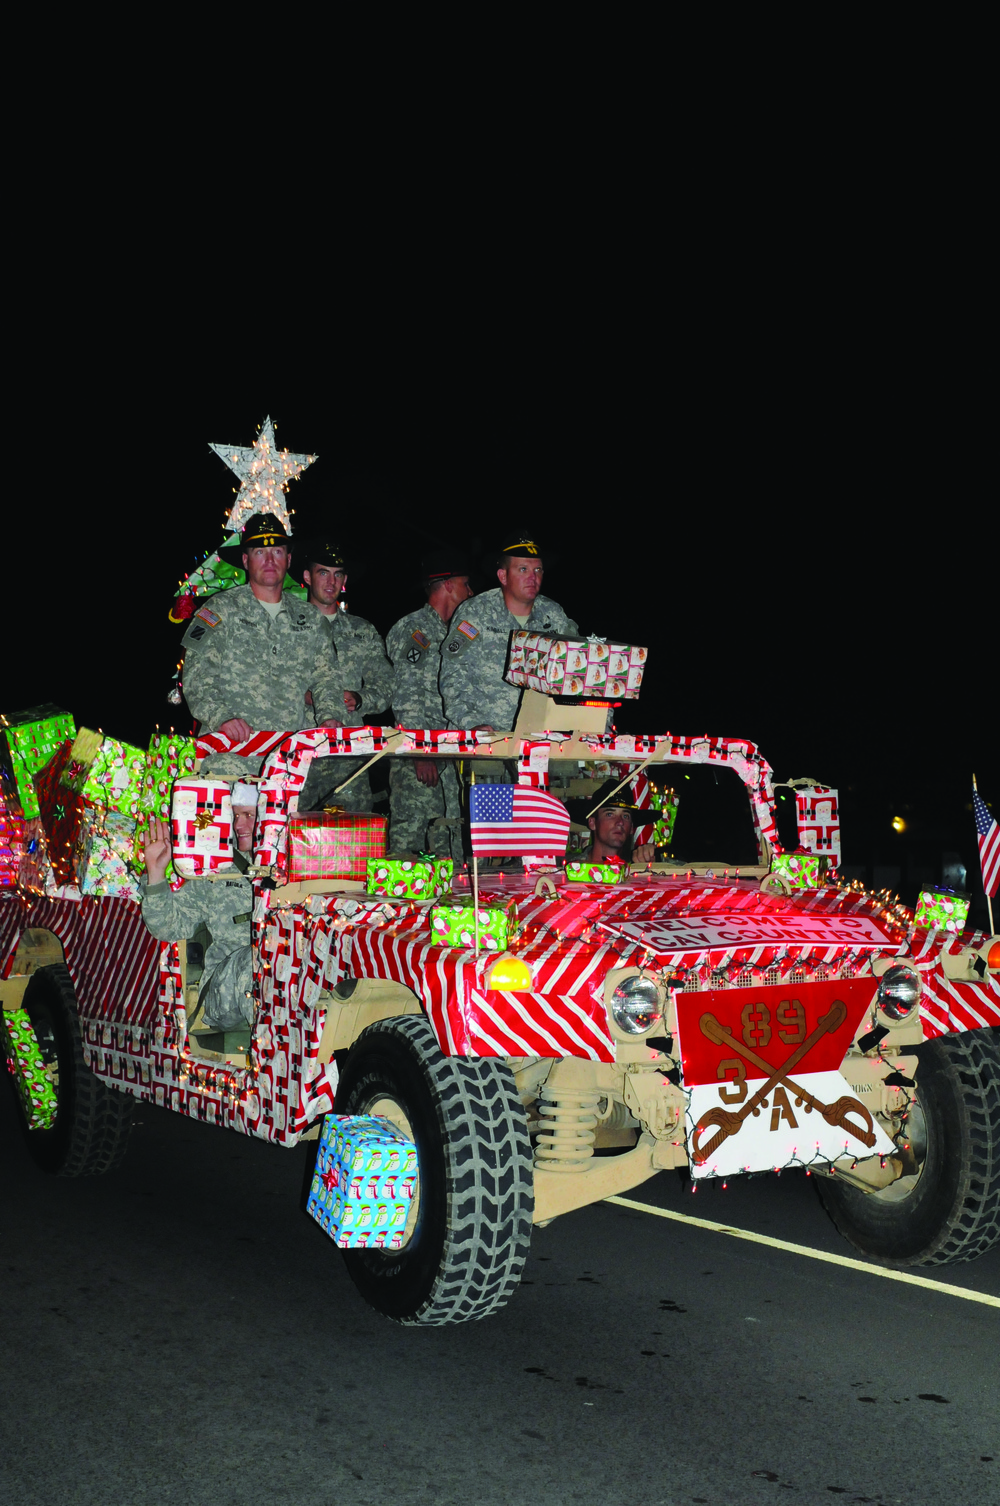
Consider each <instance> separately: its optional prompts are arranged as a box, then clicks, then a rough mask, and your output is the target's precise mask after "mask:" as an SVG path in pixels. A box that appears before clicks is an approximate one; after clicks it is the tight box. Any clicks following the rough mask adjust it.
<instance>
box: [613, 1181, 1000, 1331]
mask: <svg viewBox="0 0 1000 1506" xmlns="http://www.w3.org/2000/svg"><path fill="white" fill-rule="evenodd" d="M604 1201H605V1202H606V1203H617V1204H618V1206H619V1207H620V1208H637V1209H638V1210H639V1212H640V1213H652V1214H654V1215H655V1216H656V1217H657V1218H672V1219H675V1220H676V1222H677V1223H679V1224H694V1226H695V1228H696V1229H708V1230H709V1231H710V1232H711V1233H712V1234H731V1235H732V1236H733V1238H734V1239H749V1240H750V1241H751V1242H752V1243H753V1244H756V1245H770V1246H771V1248H772V1249H773V1250H787V1251H788V1252H789V1254H791V1255H808V1256H809V1258H810V1260H825V1261H827V1263H828V1264H829V1265H843V1266H846V1267H847V1269H848V1270H850V1271H864V1272H865V1273H866V1274H867V1275H869V1276H886V1277H887V1278H888V1279H889V1280H890V1281H904V1282H905V1283H906V1284H907V1285H908V1286H925V1287H928V1288H929V1289H930V1290H931V1291H932V1292H944V1293H945V1295H946V1296H948V1297H964V1298H965V1300H966V1301H967V1302H982V1303H983V1304H984V1306H986V1307H1000V1297H991V1296H990V1295H989V1293H988V1292H970V1291H967V1290H966V1288H965V1287H964V1286H951V1285H949V1283H948V1282H947V1281H932V1280H931V1279H930V1277H929V1276H911V1275H910V1273H909V1272H908V1271H891V1270H889V1269H888V1268H887V1267H886V1266H884V1265H868V1264H867V1262H866V1261H864V1260H852V1259H851V1257H850V1256H849V1255H828V1254H827V1252H826V1251H825V1250H812V1249H810V1247H809V1246H808V1245H793V1244H792V1243H790V1241H789V1240H787V1239H772V1238H771V1236H770V1234H753V1233H751V1231H750V1230H749V1229H733V1228H732V1227H731V1226H730V1225H729V1224H717V1223H715V1222H714V1221H713V1220H712V1219H710V1218H694V1217H693V1216H692V1215H691V1214H690V1213H674V1212H673V1210H672V1209H670V1208H654V1207H653V1205H652V1203H637V1202H636V1200H635V1199H634V1198H630V1197H607V1198H605V1199H604Z"/></svg>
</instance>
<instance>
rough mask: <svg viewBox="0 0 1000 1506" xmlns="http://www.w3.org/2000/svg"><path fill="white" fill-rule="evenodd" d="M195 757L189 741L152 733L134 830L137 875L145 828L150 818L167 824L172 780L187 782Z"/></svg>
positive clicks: (169, 870) (169, 871)
mask: <svg viewBox="0 0 1000 1506" xmlns="http://www.w3.org/2000/svg"><path fill="white" fill-rule="evenodd" d="M197 760H198V753H197V749H196V746H195V740H194V738H193V737H181V736H179V734H177V733H176V732H154V733H153V736H152V737H151V738H150V740H149V751H148V753H147V754H146V769H145V772H144V774H143V776H142V793H141V795H140V797H139V817H138V821H137V823H136V828H135V841H134V844H133V848H132V858H131V863H132V867H133V869H134V870H135V871H136V872H137V873H138V872H141V870H142V868H143V867H144V866H145V861H146V858H145V850H144V846H143V840H142V838H143V833H144V832H145V831H147V830H148V828H149V818H150V816H154V817H156V819H157V820H158V821H169V820H170V800H171V796H172V794H173V788H174V781H175V780H176V779H190V778H192V777H193V775H194V769H195V764H196V763H197ZM173 871H174V869H173V863H172V862H170V863H168V865H167V874H166V876H167V878H168V879H169V878H170V877H171V876H172V874H173Z"/></svg>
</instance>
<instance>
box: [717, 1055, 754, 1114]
mask: <svg viewBox="0 0 1000 1506" xmlns="http://www.w3.org/2000/svg"><path fill="white" fill-rule="evenodd" d="M729 1072H735V1073H736V1076H735V1077H734V1078H733V1081H732V1082H729V1081H728V1078H727V1074H728V1073H729ZM715 1075H716V1077H720V1078H722V1079H723V1086H722V1087H721V1088H720V1089H719V1097H720V1098H721V1099H722V1101H723V1103H742V1102H743V1100H744V1098H745V1097H746V1096H747V1069H746V1067H744V1065H743V1063H742V1062H741V1061H740V1060H739V1058H738V1057H735V1056H731V1057H729V1058H728V1059H727V1060H726V1061H724V1062H720V1063H719V1068H718V1071H717V1072H716V1074H715Z"/></svg>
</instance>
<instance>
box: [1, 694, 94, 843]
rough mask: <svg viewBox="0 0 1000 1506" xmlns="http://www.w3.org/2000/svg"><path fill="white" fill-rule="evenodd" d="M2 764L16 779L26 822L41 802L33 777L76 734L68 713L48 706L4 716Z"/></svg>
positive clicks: (30, 818) (35, 812)
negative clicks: (36, 792)
mask: <svg viewBox="0 0 1000 1506" xmlns="http://www.w3.org/2000/svg"><path fill="white" fill-rule="evenodd" d="M0 731H2V733H3V736H0V762H2V764H3V766H4V768H5V769H6V771H7V772H8V773H9V774H10V775H11V776H12V777H13V779H14V782H15V784H16V785H17V790H18V794H19V795H20V797H21V809H22V813H23V815H24V817H25V819H26V820H28V821H30V820H32V819H33V818H34V817H35V816H37V815H38V801H37V798H36V795H35V789H34V785H33V784H32V778H33V776H34V775H35V774H38V773H39V772H40V771H41V770H42V769H44V767H45V765H46V764H47V763H48V762H49V759H50V758H51V757H52V755H53V753H54V752H55V751H56V749H57V748H59V747H61V746H62V744H63V743H64V742H65V741H66V739H67V738H73V737H74V736H75V735H76V727H75V726H74V724H73V718H72V716H71V715H70V714H69V712H68V711H63V710H61V708H60V707H58V706H53V705H49V704H46V705H44V706H32V707H31V708H30V709H29V710H27V711H13V712H11V714H10V715H9V716H4V717H0Z"/></svg>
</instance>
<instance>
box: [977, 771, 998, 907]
mask: <svg viewBox="0 0 1000 1506" xmlns="http://www.w3.org/2000/svg"><path fill="white" fill-rule="evenodd" d="M972 793H973V794H974V795H978V793H979V786H978V785H977V784H976V776H975V774H973V776H972ZM982 867H983V859H982V854H981V853H980V857H979V868H980V872H982ZM982 877H983V893H984V894H985V895H986V913H987V915H988V916H989V917H990V935H991V936H995V935H996V932H995V930H994V929H993V901H992V900H991V899H990V896H989V891H988V890H987V888H986V875H985V873H983V875H982Z"/></svg>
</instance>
